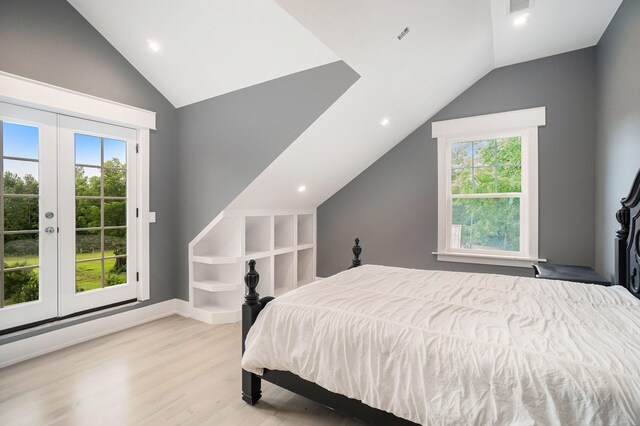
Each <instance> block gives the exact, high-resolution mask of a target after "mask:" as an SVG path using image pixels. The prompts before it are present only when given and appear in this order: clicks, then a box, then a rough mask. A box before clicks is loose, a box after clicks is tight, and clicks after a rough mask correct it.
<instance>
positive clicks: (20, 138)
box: [2, 122, 38, 160]
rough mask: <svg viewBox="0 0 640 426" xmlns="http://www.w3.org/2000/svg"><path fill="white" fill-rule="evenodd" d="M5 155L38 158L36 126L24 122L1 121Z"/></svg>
mask: <svg viewBox="0 0 640 426" xmlns="http://www.w3.org/2000/svg"><path fill="white" fill-rule="evenodd" d="M2 140H3V144H2V145H3V155H4V156H5V157H18V158H30V159H32V160H37V159H38V128H37V127H33V126H26V125H24V124H14V123H7V122H3V123H2Z"/></svg>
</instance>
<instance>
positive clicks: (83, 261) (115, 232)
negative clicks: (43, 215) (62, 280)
mask: <svg viewBox="0 0 640 426" xmlns="http://www.w3.org/2000/svg"><path fill="white" fill-rule="evenodd" d="M75 140H76V182H75V183H76V228H77V229H76V261H77V264H76V291H77V292H80V291H90V290H95V289H99V288H103V287H105V286H113V285H118V284H123V283H126V281H127V274H126V271H127V267H126V266H127V258H126V253H127V229H126V225H127V201H126V200H127V199H126V196H127V170H126V159H127V157H126V155H127V145H126V142H124V141H119V140H113V139H105V138H97V137H93V136H86V135H79V134H76V137H75ZM87 164H88V165H91V167H88V166H86V165H87ZM94 165H95V167H94ZM105 227H109V228H111V229H105ZM113 227H117V228H116V229H113ZM87 228H98V229H87ZM87 259H95V260H87Z"/></svg>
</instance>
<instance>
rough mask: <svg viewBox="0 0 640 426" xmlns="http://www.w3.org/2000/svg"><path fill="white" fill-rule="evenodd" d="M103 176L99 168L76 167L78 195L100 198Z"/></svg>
mask: <svg viewBox="0 0 640 426" xmlns="http://www.w3.org/2000/svg"><path fill="white" fill-rule="evenodd" d="M101 187H102V176H101V172H100V168H99V167H84V166H76V195H80V196H96V197H99V196H100V195H101V194H100V191H101Z"/></svg>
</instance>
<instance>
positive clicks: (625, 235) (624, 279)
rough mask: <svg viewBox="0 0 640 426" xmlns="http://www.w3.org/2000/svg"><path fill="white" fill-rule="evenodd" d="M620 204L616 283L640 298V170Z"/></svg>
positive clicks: (617, 217)
mask: <svg viewBox="0 0 640 426" xmlns="http://www.w3.org/2000/svg"><path fill="white" fill-rule="evenodd" d="M620 204H622V207H620V210H618V211H617V213H616V219H617V220H618V222H619V223H620V229H618V230H617V231H616V284H619V285H622V286H624V287H626V288H627V290H629V291H630V292H631V293H633V295H634V296H636V297H638V298H640V170H638V173H637V174H636V178H635V179H634V180H633V185H632V186H631V191H630V192H629V195H628V196H627V197H626V198H623V199H622V200H620Z"/></svg>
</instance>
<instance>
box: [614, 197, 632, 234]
mask: <svg viewBox="0 0 640 426" xmlns="http://www.w3.org/2000/svg"><path fill="white" fill-rule="evenodd" d="M616 220H617V221H618V223H619V224H620V229H618V230H617V231H616V236H617V237H618V239H621V240H626V239H627V237H628V236H629V222H630V221H631V211H630V210H629V207H627V206H626V205H625V204H624V203H622V207H621V208H620V210H618V211H617V212H616Z"/></svg>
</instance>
